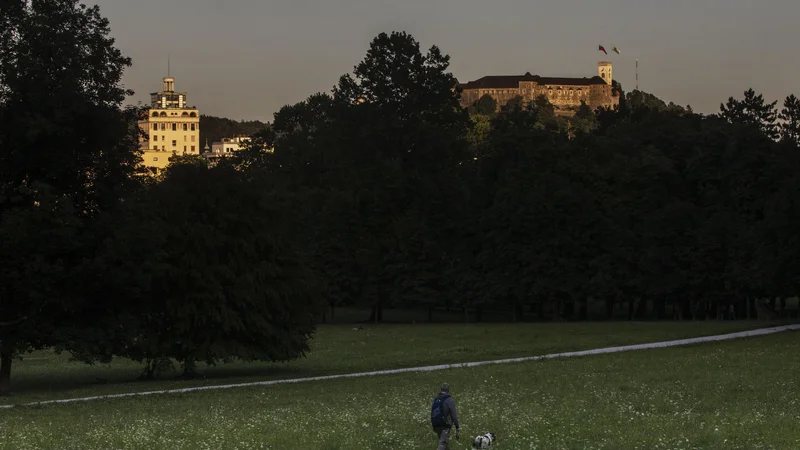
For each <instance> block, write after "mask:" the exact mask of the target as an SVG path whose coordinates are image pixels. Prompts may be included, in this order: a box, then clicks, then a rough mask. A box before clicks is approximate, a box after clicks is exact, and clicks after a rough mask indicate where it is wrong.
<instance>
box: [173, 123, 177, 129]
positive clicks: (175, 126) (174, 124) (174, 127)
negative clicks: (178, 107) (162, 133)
mask: <svg viewBox="0 0 800 450" xmlns="http://www.w3.org/2000/svg"><path fill="white" fill-rule="evenodd" d="M172 131H178V124H177V123H173V124H172Z"/></svg>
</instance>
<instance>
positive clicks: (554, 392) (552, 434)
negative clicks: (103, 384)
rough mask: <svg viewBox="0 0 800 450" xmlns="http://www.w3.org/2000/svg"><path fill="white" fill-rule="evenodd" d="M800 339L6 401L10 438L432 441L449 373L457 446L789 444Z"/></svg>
mask: <svg viewBox="0 0 800 450" xmlns="http://www.w3.org/2000/svg"><path fill="white" fill-rule="evenodd" d="M589 328H590V329H591V327H589ZM584 337H585V335H584ZM486 341H487V342H494V343H496V342H497V341H496V340H495V339H486ZM576 342H577V341H576ZM572 345H575V344H572ZM487 346H488V344H487ZM799 352H800V339H798V334H797V333H796V332H788V333H780V334H777V335H772V336H766V337H758V338H751V339H745V340H738V341H727V342H720V343H710V344H704V345H696V346H691V347H683V348H667V349H657V350H645V351H637V352H628V353H618V354H609V355H599V356H590V357H582V358H568V359H560V360H547V361H540V362H534V363H519V364H509V365H499V366H485V367H478V368H469V369H453V370H448V371H442V372H432V373H415V374H401V375H388V376H378V377H371V378H364V379H342V380H331V381H323V382H313V383H303V384H289V385H279V386H273V387H266V388H265V387H261V388H257V387H256V388H241V389H232V390H217V391H204V392H197V393H191V394H179V395H174V394H173V395H165V396H158V397H139V398H126V399H119V400H107V401H99V402H91V403H74V404H69V405H53V406H43V407H25V408H21V409H17V408H15V409H12V410H6V411H3V412H0V430H1V431H0V436H2V441H0V448H7V449H15V450H16V449H20V450H21V449H33V448H71V449H118V448H119V449H121V448H125V449H162V448H163V449H206V448H207V449H211V448H213V449H255V448H269V449H308V450H315V449H319V450H332V449H354V448H357V449H376V450H384V449H386V450H388V449H399V450H405V449H433V448H435V442H434V438H433V433H432V432H431V431H430V429H429V426H428V414H429V402H430V399H431V398H432V396H433V395H435V393H436V388H437V386H438V385H439V383H440V382H442V381H447V382H449V383H451V385H452V387H453V395H454V396H455V397H456V400H457V401H458V406H459V409H460V411H459V412H460V415H461V419H462V423H463V425H462V426H463V434H462V439H461V441H460V442H454V445H453V446H452V448H453V449H466V448H469V442H468V441H469V439H468V438H469V436H471V435H472V436H474V435H475V434H478V433H483V432H485V431H492V432H494V433H496V434H497V435H498V437H499V442H498V446H497V447H496V448H497V449H508V450H512V449H513V450H522V449H601V448H602V449H620V450H621V449H717V448H718V449H756V448H765V449H766V448H772V449H792V448H800V428H798V427H797V423H798V421H800V399H798V395H797V393H798V392H800V385H799V384H800V383H798V377H797V374H798V373H799V371H800V360H799V359H798V358H797V355H798V353H799ZM462 356H463V355H462ZM464 359H472V358H464Z"/></svg>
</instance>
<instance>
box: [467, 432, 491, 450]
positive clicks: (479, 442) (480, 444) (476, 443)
mask: <svg viewBox="0 0 800 450" xmlns="http://www.w3.org/2000/svg"><path fill="white" fill-rule="evenodd" d="M496 440H497V436H495V435H494V433H486V434H482V435H480V436H475V439H473V440H472V448H473V450H475V449H482V448H492V444H493V443H494V441H496Z"/></svg>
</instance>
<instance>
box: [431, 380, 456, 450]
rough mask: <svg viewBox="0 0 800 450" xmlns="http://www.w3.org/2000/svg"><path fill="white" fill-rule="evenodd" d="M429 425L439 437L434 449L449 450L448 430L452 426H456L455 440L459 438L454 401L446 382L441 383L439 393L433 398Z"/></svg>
mask: <svg viewBox="0 0 800 450" xmlns="http://www.w3.org/2000/svg"><path fill="white" fill-rule="evenodd" d="M431 425H432V426H433V431H434V432H435V433H436V436H437V437H438V438H439V446H438V447H436V450H449V448H450V431H451V430H452V429H453V426H455V427H456V440H460V439H461V426H460V425H459V423H458V413H457V412H456V401H455V400H454V399H453V397H451V396H450V385H449V384H447V383H442V386H441V387H440V388H439V395H437V396H436V397H434V398H433V404H432V405H431Z"/></svg>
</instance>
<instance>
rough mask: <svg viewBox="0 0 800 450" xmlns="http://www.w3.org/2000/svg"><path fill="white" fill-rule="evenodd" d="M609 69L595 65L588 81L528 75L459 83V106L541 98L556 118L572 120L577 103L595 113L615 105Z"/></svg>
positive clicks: (604, 64)
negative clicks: (488, 98) (486, 100)
mask: <svg viewBox="0 0 800 450" xmlns="http://www.w3.org/2000/svg"><path fill="white" fill-rule="evenodd" d="M612 82H613V78H612V66H611V63H610V62H608V61H600V62H599V63H598V64H597V75H595V76H593V77H591V78H585V77H584V78H563V77H541V76H539V75H531V74H530V72H528V73H526V74H525V75H490V76H485V77H483V78H479V79H477V80H475V81H470V82H469V83H461V84H459V87H460V88H461V91H462V92H461V106H463V107H465V108H467V107H469V106H471V105H473V104H475V102H477V101H478V99H480V98H481V97H483V96H484V95H489V96H491V97H492V98H493V99H495V101H497V104H498V106H502V105H505V104H506V103H508V101H509V100H511V99H513V98H514V97H517V96H519V97H522V99H523V101H524V102H525V103H528V102H531V101H533V100H534V99H535V98H536V97H538V96H539V95H544V96H545V97H547V99H548V100H550V103H552V104H553V106H554V107H555V111H556V114H557V115H562V116H573V115H575V113H576V112H577V111H578V108H580V106H581V101H583V102H586V104H587V105H588V106H589V107H590V108H591V109H592V110H595V109H596V108H598V107H608V108H613V107H614V106H616V105H619V93H615V92H613V88H612Z"/></svg>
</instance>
